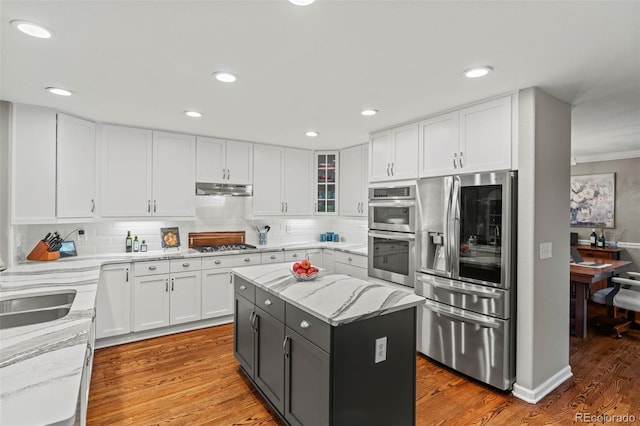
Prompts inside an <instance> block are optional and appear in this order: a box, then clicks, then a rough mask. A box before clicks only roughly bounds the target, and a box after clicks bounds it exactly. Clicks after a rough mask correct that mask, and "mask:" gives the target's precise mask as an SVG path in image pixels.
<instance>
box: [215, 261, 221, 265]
mask: <svg viewBox="0 0 640 426" xmlns="http://www.w3.org/2000/svg"><path fill="white" fill-rule="evenodd" d="M213 263H215V264H216V265H219V264H221V263H222V262H220V261H219V260H216V261H215V262H213Z"/></svg>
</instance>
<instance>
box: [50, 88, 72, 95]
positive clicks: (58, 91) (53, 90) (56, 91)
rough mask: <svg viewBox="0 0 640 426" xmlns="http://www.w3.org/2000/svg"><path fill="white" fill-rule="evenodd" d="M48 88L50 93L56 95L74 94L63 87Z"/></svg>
mask: <svg viewBox="0 0 640 426" xmlns="http://www.w3.org/2000/svg"><path fill="white" fill-rule="evenodd" d="M46 90H47V91H48V92H50V93H53V94H54V95H59V96H71V95H73V92H72V91H71V90H67V89H62V88H60V87H47V88H46Z"/></svg>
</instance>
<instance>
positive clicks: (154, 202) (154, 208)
mask: <svg viewBox="0 0 640 426" xmlns="http://www.w3.org/2000/svg"><path fill="white" fill-rule="evenodd" d="M153 212H154V213H155V212H156V200H153Z"/></svg>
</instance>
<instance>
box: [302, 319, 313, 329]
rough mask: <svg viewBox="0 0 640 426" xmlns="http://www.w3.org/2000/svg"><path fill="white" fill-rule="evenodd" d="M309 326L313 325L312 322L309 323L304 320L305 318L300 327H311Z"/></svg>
mask: <svg viewBox="0 0 640 426" xmlns="http://www.w3.org/2000/svg"><path fill="white" fill-rule="evenodd" d="M309 327H311V324H309V323H308V322H307V321H304V320H303V321H302V322H301V323H300V328H309Z"/></svg>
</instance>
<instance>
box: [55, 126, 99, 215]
mask: <svg viewBox="0 0 640 426" xmlns="http://www.w3.org/2000/svg"><path fill="white" fill-rule="evenodd" d="M57 139H58V140H57V153H56V159H57V169H56V170H57V191H56V193H57V203H56V206H57V207H56V210H57V216H58V217H62V218H65V217H93V216H94V213H95V210H96V201H95V192H96V189H95V184H96V132H95V124H94V123H92V122H90V121H86V120H81V119H79V118H76V117H71V116H69V115H65V114H58V130H57Z"/></svg>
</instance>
